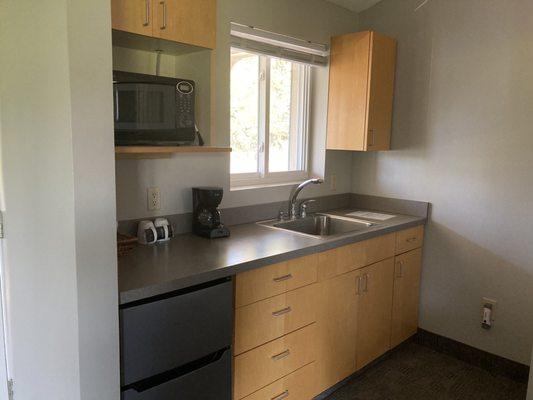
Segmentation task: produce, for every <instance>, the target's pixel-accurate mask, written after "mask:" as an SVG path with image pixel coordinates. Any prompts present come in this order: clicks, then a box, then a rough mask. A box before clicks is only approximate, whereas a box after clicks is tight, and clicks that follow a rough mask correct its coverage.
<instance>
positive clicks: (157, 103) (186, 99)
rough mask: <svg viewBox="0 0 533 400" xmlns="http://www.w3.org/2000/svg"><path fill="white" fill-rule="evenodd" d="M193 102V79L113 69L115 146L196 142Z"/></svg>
mask: <svg viewBox="0 0 533 400" xmlns="http://www.w3.org/2000/svg"><path fill="white" fill-rule="evenodd" d="M194 103H195V86H194V81H191V80H188V79H177V78H169V77H164V76H154V75H145V74H137V73H132V72H123V71H113V104H114V118H115V145H117V146H173V145H175V146H179V145H191V144H193V142H194V141H195V138H196V127H195V118H194Z"/></svg>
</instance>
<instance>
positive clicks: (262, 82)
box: [230, 47, 311, 190]
mask: <svg viewBox="0 0 533 400" xmlns="http://www.w3.org/2000/svg"><path fill="white" fill-rule="evenodd" d="M233 49H238V48H234V47H232V48H231V50H233ZM238 50H242V49H238ZM242 51H245V52H247V53H250V54H255V55H257V56H258V57H259V71H258V74H259V88H258V89H259V102H258V125H259V129H258V131H259V132H258V149H257V156H258V157H257V164H258V165H257V170H258V172H248V173H231V171H230V188H231V189H232V190H233V189H235V190H238V189H245V188H250V187H261V186H281V185H284V184H292V183H297V182H300V181H302V180H303V179H307V178H308V177H309V165H308V163H309V112H310V105H311V104H310V90H311V65H309V64H304V63H297V62H295V61H293V60H287V61H289V62H291V63H293V64H297V65H298V66H299V68H301V69H300V73H299V75H300V78H301V80H302V82H301V83H299V85H298V95H297V96H298V97H297V98H298V99H299V100H298V102H297V104H296V106H297V107H298V111H297V112H298V115H297V118H298V124H297V127H298V128H297V129H298V135H297V137H298V138H299V140H301V141H302V143H301V146H299V147H298V150H299V152H301V154H299V155H298V160H299V161H298V162H299V163H301V165H302V169H301V170H296V171H280V172H270V171H269V152H270V143H269V139H270V129H269V128H270V126H269V125H270V74H271V69H270V63H271V60H272V58H274V57H273V56H270V55H267V54H261V53H257V52H254V51H249V50H242ZM300 99H301V100H300ZM289 157H290V154H289Z"/></svg>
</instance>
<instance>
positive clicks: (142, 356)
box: [120, 279, 233, 386]
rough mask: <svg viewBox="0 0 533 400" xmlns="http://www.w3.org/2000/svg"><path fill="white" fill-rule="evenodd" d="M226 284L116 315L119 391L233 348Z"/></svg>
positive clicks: (207, 286) (199, 288) (206, 286)
mask: <svg viewBox="0 0 533 400" xmlns="http://www.w3.org/2000/svg"><path fill="white" fill-rule="evenodd" d="M232 326H233V285H232V281H231V280H229V279H224V280H221V281H220V280H219V281H217V282H212V283H209V284H204V285H201V286H197V287H193V288H188V289H184V290H181V291H179V292H176V293H174V294H173V295H172V297H163V298H157V299H154V301H151V302H148V303H142V304H133V305H130V306H128V305H126V306H123V307H122V308H121V310H120V328H121V332H120V333H121V363H122V368H121V371H122V386H126V385H129V384H131V383H134V382H137V381H140V380H143V379H146V378H149V377H152V376H154V375H157V374H161V373H163V372H166V371H169V370H171V369H174V368H176V367H179V366H182V365H184V364H186V363H188V362H191V361H193V360H197V359H199V358H201V357H204V356H206V355H208V354H211V353H213V352H215V351H218V350H220V349H223V348H226V347H229V346H230V345H231V342H232Z"/></svg>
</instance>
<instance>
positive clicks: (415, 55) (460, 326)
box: [352, 0, 533, 364]
mask: <svg viewBox="0 0 533 400" xmlns="http://www.w3.org/2000/svg"><path fill="white" fill-rule="evenodd" d="M422 3H423V2H422V0H405V1H396V0H384V1H383V2H381V3H378V4H377V5H376V6H374V7H373V8H371V9H369V10H367V11H366V12H363V13H362V14H361V15H360V22H361V28H365V27H372V28H375V29H376V30H378V31H380V32H382V33H385V34H389V35H391V36H394V37H396V38H397V39H398V41H399V46H398V66H397V84H396V96H395V103H394V123H393V124H394V126H393V141H392V147H393V149H392V151H390V152H383V153H376V154H360V153H356V154H354V155H353V187H352V188H353V191H354V192H360V193H368V194H375V195H384V196H391V197H399V198H406V199H416V200H424V201H429V202H431V203H432V204H433V207H432V215H431V221H430V223H429V225H428V229H427V236H426V238H427V242H426V246H425V252H424V270H423V277H422V299H421V314H420V326H421V327H422V328H424V329H427V330H430V331H432V332H436V333H438V334H441V335H444V336H447V337H450V338H453V339H456V340H459V341H461V342H464V343H467V344H469V345H472V346H474V347H477V348H480V349H483V350H486V351H489V352H491V353H495V354H498V355H500V356H503V357H507V358H510V359H512V360H516V361H519V362H522V363H525V364H529V363H530V361H531V344H532V338H533V301H532V293H533V253H532V251H531V249H532V244H533V242H532V236H531V229H532V228H531V227H532V226H533V214H532V212H531V210H532V209H533V200H532V199H533V186H532V185H531V180H532V172H531V171H533V158H532V157H531V150H532V149H533V135H532V134H531V129H532V128H531V127H532V126H533V114H532V112H531V110H532V109H533V97H532V93H533V69H532V68H531V65H533V41H531V37H533V24H531V15H533V2H531V1H529V0H513V1H496V0H469V1H463V0H430V1H429V2H428V3H427V4H426V5H425V6H423V7H421V8H420V9H419V10H418V11H416V12H415V11H414V10H415V8H416V7H417V6H418V5H420V4H422ZM484 296H486V297H489V298H493V299H496V300H498V304H497V306H496V309H495V323H494V327H493V329H492V330H491V331H485V330H483V329H481V327H480V319H481V305H482V297H484Z"/></svg>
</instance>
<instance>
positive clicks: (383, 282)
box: [233, 227, 423, 400]
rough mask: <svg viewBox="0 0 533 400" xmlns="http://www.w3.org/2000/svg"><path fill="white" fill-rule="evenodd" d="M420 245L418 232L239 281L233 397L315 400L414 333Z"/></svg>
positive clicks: (311, 258)
mask: <svg viewBox="0 0 533 400" xmlns="http://www.w3.org/2000/svg"><path fill="white" fill-rule="evenodd" d="M413 237H415V238H416V240H414V239H412V238H413ZM422 239H423V228H422V227H419V228H418V227H417V228H416V229H413V228H411V229H409V230H405V231H401V232H398V233H393V234H388V235H383V236H380V237H376V238H373V239H369V240H366V241H363V242H358V243H355V244H351V245H347V246H344V247H339V248H336V249H333V250H328V251H326V252H323V253H320V254H315V255H311V256H306V257H302V258H299V259H295V260H291V261H287V262H285V263H281V264H276V265H273V266H270V267H265V268H262V269H258V270H254V271H248V272H244V273H243V274H240V275H239V276H237V279H236V280H235V284H236V287H235V293H236V298H237V301H236V302H235V306H236V310H235V336H234V353H235V357H234V362H233V365H234V379H233V399H234V400H241V399H243V400H282V399H289V400H311V399H312V398H313V397H315V396H317V395H318V394H320V393H322V392H324V391H325V390H327V389H329V388H331V387H332V386H334V385H335V384H337V383H338V382H340V381H342V380H343V379H345V378H347V377H349V376H350V375H351V374H353V373H354V372H356V371H357V370H359V369H361V368H363V367H365V366H366V365H368V364H369V363H370V362H372V361H374V360H375V359H377V358H378V357H380V356H381V355H383V354H384V353H386V352H387V351H388V350H389V349H391V347H394V346H397V345H398V344H400V343H401V342H403V341H404V340H406V339H408V338H409V337H410V336H411V335H413V334H414V333H416V330H417V326H418V297H419V286H420V270H421V255H422V249H421V248H415V249H413V248H412V247H413V246H416V245H418V246H421V245H422ZM407 249H409V250H407ZM317 272H318V273H317Z"/></svg>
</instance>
